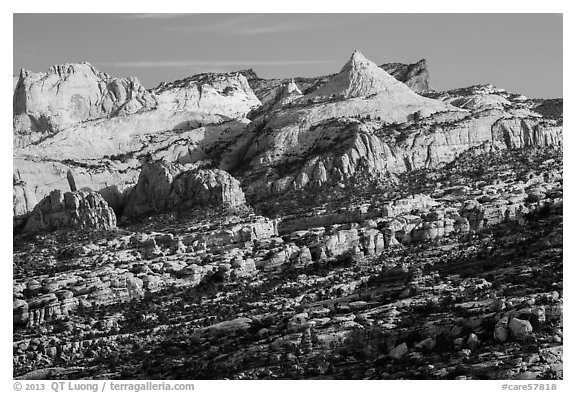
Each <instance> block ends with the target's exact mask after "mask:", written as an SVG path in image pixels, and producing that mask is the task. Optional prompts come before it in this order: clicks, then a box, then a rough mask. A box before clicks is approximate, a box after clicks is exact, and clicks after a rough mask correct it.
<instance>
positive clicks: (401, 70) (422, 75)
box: [380, 59, 430, 92]
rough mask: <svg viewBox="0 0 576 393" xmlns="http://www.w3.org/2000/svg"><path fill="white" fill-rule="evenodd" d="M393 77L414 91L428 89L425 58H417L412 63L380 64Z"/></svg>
mask: <svg viewBox="0 0 576 393" xmlns="http://www.w3.org/2000/svg"><path fill="white" fill-rule="evenodd" d="M380 68H382V69H383V70H384V71H386V72H387V73H389V74H390V75H392V76H393V77H394V78H396V79H398V80H399V81H400V82H403V83H404V84H406V86H408V87H409V88H411V89H412V90H414V91H415V92H422V91H427V90H430V86H429V84H428V78H429V74H428V65H427V64H426V60H425V59H422V60H418V61H417V62H416V63H414V64H402V63H388V64H382V65H381V66H380Z"/></svg>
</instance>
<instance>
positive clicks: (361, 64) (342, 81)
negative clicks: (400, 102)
mask: <svg viewBox="0 0 576 393" xmlns="http://www.w3.org/2000/svg"><path fill="white" fill-rule="evenodd" d="M378 93H392V94H408V95H411V94H413V92H412V91H411V90H410V89H409V88H407V87H406V86H405V85H403V84H402V83H400V82H398V81H397V80H396V79H395V78H394V77H393V76H391V75H390V74H388V73H387V72H386V71H384V70H383V69H381V68H380V67H378V66H377V65H376V64H375V63H373V62H371V61H370V60H368V59H367V58H366V57H364V55H363V54H362V53H360V52H359V51H354V53H352V56H350V59H349V60H348V62H346V64H345V65H344V67H342V70H341V71H340V73H338V74H336V75H334V76H333V77H332V78H331V79H330V80H329V81H328V82H327V83H326V84H324V85H323V86H321V87H320V88H319V89H318V90H316V91H315V92H313V93H311V94H310V95H308V96H307V98H313V97H327V98H328V97H341V98H353V97H365V96H369V95H372V94H378Z"/></svg>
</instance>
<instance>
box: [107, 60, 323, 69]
mask: <svg viewBox="0 0 576 393" xmlns="http://www.w3.org/2000/svg"><path fill="white" fill-rule="evenodd" d="M331 63H334V61H332V60H256V61H251V60H158V61H156V60H151V61H121V62H111V63H109V62H100V63H98V65H100V66H106V67H122V68H183V67H214V68H218V67H231V66H241V67H258V66H287V65H310V64H331Z"/></svg>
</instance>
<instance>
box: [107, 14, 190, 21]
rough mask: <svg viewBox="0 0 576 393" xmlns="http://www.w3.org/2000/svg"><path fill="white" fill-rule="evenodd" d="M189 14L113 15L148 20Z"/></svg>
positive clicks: (180, 16)
mask: <svg viewBox="0 0 576 393" xmlns="http://www.w3.org/2000/svg"><path fill="white" fill-rule="evenodd" d="M188 15H190V14H169V13H160V14H113V15H112V16H115V17H119V18H123V19H135V20H139V19H141V20H146V19H174V18H182V17H184V16H188Z"/></svg>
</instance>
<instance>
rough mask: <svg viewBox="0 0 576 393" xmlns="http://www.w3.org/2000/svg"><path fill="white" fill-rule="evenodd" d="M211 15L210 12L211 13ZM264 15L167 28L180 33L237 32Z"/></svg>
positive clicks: (240, 16)
mask: <svg viewBox="0 0 576 393" xmlns="http://www.w3.org/2000/svg"><path fill="white" fill-rule="evenodd" d="M209 15H210V14H209ZM261 18H262V16H261V15H258V14H248V15H239V16H236V17H233V18H231V19H227V20H224V21H222V22H217V23H211V24H206V21H199V23H195V24H193V25H184V26H168V27H166V28H165V30H167V31H175V32H179V33H202V32H206V33H223V34H227V33H231V34H235V32H236V31H239V30H241V29H243V28H245V27H246V26H250V25H251V24H252V23H254V22H256V21H257V20H258V19H261Z"/></svg>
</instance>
